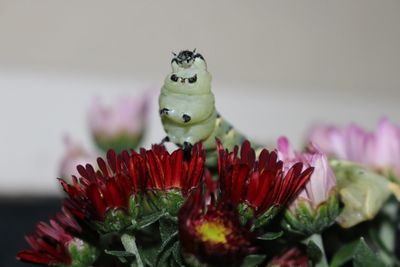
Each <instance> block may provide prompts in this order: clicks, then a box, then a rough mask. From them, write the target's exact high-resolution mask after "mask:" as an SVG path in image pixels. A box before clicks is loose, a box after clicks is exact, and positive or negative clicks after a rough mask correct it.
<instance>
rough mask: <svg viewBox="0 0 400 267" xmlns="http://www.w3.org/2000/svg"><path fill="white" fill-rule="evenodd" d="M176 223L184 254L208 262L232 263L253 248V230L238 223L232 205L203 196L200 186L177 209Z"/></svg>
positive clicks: (252, 251)
mask: <svg viewBox="0 0 400 267" xmlns="http://www.w3.org/2000/svg"><path fill="white" fill-rule="evenodd" d="M206 195H208V194H207V192H206ZM178 227H179V239H180V242H181V246H182V248H183V250H184V252H185V253H186V255H187V256H189V257H190V256H195V258H196V260H198V261H200V262H203V263H208V264H211V265H212V266H214V265H215V266H236V265H235V264H238V263H240V262H241V261H242V260H243V258H244V257H245V256H246V255H248V254H251V253H254V252H255V251H256V248H255V247H254V246H252V244H251V240H252V239H253V238H254V234H253V233H251V232H250V231H249V229H248V228H247V227H245V226H242V225H241V224H240V221H239V214H238V212H237V210H236V209H235V207H234V206H232V205H230V203H227V202H223V201H222V202H218V203H216V202H215V201H214V200H213V199H209V198H205V197H204V195H202V192H201V191H200V190H197V191H196V192H193V194H191V196H190V197H189V198H188V199H187V200H186V202H185V204H184V205H183V206H182V208H181V209H180V211H179V215H178ZM192 260H193V259H192Z"/></svg>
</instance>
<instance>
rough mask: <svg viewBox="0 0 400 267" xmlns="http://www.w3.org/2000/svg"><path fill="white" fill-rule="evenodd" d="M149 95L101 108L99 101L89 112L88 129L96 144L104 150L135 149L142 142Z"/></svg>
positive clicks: (125, 99)
mask: <svg viewBox="0 0 400 267" xmlns="http://www.w3.org/2000/svg"><path fill="white" fill-rule="evenodd" d="M149 100H150V94H145V95H144V96H141V97H125V98H120V99H119V100H118V101H116V102H115V103H113V104H112V105H109V106H106V105H103V104H102V103H101V102H100V100H99V99H98V98H96V99H95V101H94V102H93V105H92V107H91V108H90V110H89V126H90V130H91V132H92V135H93V136H94V138H95V142H96V144H97V145H98V146H99V147H100V148H101V149H102V150H103V151H107V150H108V149H110V148H112V149H115V150H116V151H121V150H123V149H128V148H135V147H137V145H138V144H139V143H140V141H141V140H142V137H143V134H144V131H145V128H146V122H147V114H148V105H149Z"/></svg>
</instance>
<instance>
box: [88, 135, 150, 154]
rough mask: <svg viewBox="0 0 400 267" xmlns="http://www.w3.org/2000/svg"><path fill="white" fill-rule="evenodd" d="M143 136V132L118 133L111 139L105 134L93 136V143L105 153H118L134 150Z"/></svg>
mask: <svg viewBox="0 0 400 267" xmlns="http://www.w3.org/2000/svg"><path fill="white" fill-rule="evenodd" d="M143 136H144V131H142V132H140V133H138V134H136V135H135V134H131V133H120V134H119V135H117V136H115V137H111V136H108V135H105V134H95V135H94V136H93V137H94V141H95V143H96V145H97V147H98V148H99V149H100V150H102V151H104V152H107V151H108V150H109V149H113V150H115V152H117V153H120V152H121V151H122V150H127V149H136V148H137V147H138V145H139V144H140V142H141V141H142V139H143Z"/></svg>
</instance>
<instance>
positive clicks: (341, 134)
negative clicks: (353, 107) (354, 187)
mask: <svg viewBox="0 0 400 267" xmlns="http://www.w3.org/2000/svg"><path fill="white" fill-rule="evenodd" d="M309 139H310V141H311V142H313V143H315V144H317V145H318V146H319V147H320V148H321V150H322V151H323V152H325V153H326V154H328V155H331V156H334V157H336V158H339V159H342V160H350V161H354V162H357V163H361V164H364V165H367V166H371V167H373V168H375V169H376V170H378V171H379V172H381V173H383V174H385V175H393V176H395V177H397V178H400V127H398V126H396V125H394V124H393V123H391V122H390V121H389V120H388V119H387V118H382V119H381V120H380V121H379V123H378V127H377V129H376V130H375V131H374V132H368V131H366V130H364V129H363V128H362V127H360V126H358V125H356V124H350V125H349V126H347V127H345V128H337V127H333V126H319V127H314V128H313V129H312V130H311V132H310V135H309Z"/></svg>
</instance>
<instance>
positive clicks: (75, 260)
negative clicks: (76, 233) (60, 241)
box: [68, 240, 99, 267]
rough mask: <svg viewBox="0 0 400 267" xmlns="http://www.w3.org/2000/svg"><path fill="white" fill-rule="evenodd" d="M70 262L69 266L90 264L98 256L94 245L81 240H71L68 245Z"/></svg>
mask: <svg viewBox="0 0 400 267" xmlns="http://www.w3.org/2000/svg"><path fill="white" fill-rule="evenodd" d="M68 251H69V254H70V255H71V259H72V263H71V264H70V265H69V266H70V267H81V266H91V265H92V264H93V262H95V261H96V259H97V257H98V256H99V251H98V250H97V249H96V247H93V246H91V245H89V244H88V243H86V242H84V241H82V240H73V241H71V242H70V244H69V245H68Z"/></svg>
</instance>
